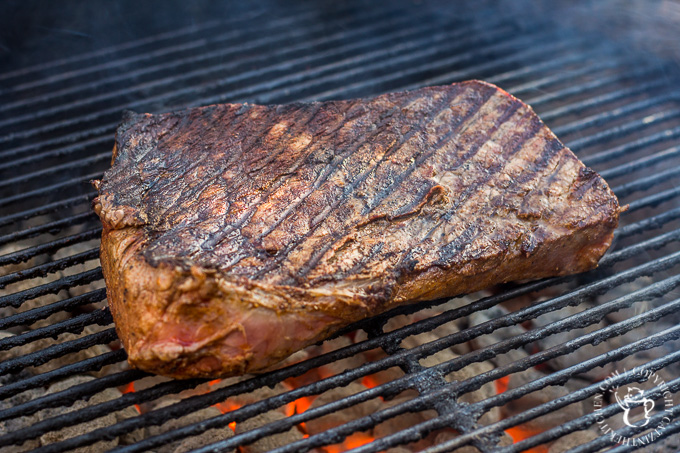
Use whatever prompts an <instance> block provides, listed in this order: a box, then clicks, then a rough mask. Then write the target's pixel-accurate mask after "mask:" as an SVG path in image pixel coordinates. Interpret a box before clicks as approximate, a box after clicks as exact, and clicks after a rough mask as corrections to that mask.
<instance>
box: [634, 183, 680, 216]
mask: <svg viewBox="0 0 680 453" xmlns="http://www.w3.org/2000/svg"><path fill="white" fill-rule="evenodd" d="M678 195H680V187H674V188H672V189H668V190H664V191H662V192H659V193H655V194H654V195H649V196H648V197H644V198H640V199H637V200H635V201H631V202H630V203H628V211H629V212H633V211H637V210H638V209H642V208H648V207H653V206H658V205H660V204H661V203H664V202H666V201H669V200H672V199H673V198H675V197H677V196H678Z"/></svg>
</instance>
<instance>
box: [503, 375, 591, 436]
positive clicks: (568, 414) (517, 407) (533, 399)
mask: <svg viewBox="0 0 680 453" xmlns="http://www.w3.org/2000/svg"><path fill="white" fill-rule="evenodd" d="M544 376H545V374H543V373H542V372H540V371H538V370H535V369H531V368H530V369H528V370H526V371H524V372H523V373H515V374H512V375H510V379H509V382H508V389H514V388H517V387H519V386H521V385H523V384H525V383H527V382H531V381H534V380H536V379H540V378H542V377H544ZM569 393H571V390H569V389H568V388H567V387H566V386H562V385H559V386H548V387H545V388H542V389H541V390H538V391H535V392H531V393H529V394H527V395H524V396H523V397H521V398H519V399H517V400H514V401H511V402H509V403H507V404H506V405H505V406H503V407H502V408H501V412H502V414H503V416H504V417H510V416H512V415H514V414H519V413H520V412H523V411H526V410H529V409H531V408H533V407H536V406H538V405H540V404H544V403H547V402H550V401H553V400H556V399H558V398H560V397H563V396H566V395H568V394H569ZM585 413H586V412H585V411H584V407H583V405H582V404H580V403H575V404H570V405H568V406H565V407H563V408H561V409H560V410H558V411H552V412H549V413H547V414H545V415H543V416H541V417H539V418H536V419H533V420H530V421H528V422H527V423H526V424H524V425H521V427H522V428H524V429H526V430H528V431H532V432H540V431H545V430H546V429H550V428H554V427H556V426H559V425H561V424H563V423H565V422H568V421H570V420H573V419H575V418H578V417H580V416H582V415H584V414H585Z"/></svg>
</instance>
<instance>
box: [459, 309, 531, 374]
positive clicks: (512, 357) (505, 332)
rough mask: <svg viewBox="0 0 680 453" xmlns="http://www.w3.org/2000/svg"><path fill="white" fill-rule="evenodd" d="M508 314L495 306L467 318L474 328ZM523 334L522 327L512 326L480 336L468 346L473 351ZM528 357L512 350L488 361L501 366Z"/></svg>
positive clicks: (523, 352) (517, 350) (522, 352)
mask: <svg viewBox="0 0 680 453" xmlns="http://www.w3.org/2000/svg"><path fill="white" fill-rule="evenodd" d="M508 313H509V312H508V310H507V309H506V308H504V307H501V306H499V305H496V306H495V307H491V308H489V309H488V310H484V311H481V312H476V313H473V314H471V315H470V316H469V321H470V325H471V326H475V325H478V324H482V323H484V322H487V321H489V320H491V319H496V318H499V317H501V316H504V315H506V314H508ZM524 333H526V329H525V328H524V327H522V326H520V325H513V326H510V327H505V328H501V329H497V330H494V331H493V332H491V333H489V334H486V335H481V336H479V337H477V338H474V339H472V340H471V341H470V344H471V345H472V347H473V348H474V349H482V348H485V347H487V346H491V345H492V344H495V343H498V342H499V341H503V340H507V339H510V338H514V337H516V336H518V335H522V334H524ZM528 355H529V354H528V353H527V352H526V351H524V350H522V349H512V350H510V351H508V352H506V353H505V354H500V355H498V356H496V357H494V358H492V359H489V361H490V362H492V363H494V364H495V365H497V366H503V365H507V364H509V363H512V362H515V361H517V360H521V359H523V358H525V357H527V356H528Z"/></svg>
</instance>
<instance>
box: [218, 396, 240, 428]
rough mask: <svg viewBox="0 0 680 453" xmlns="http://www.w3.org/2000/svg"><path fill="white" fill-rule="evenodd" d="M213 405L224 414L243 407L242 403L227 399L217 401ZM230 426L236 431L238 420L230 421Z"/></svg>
mask: <svg viewBox="0 0 680 453" xmlns="http://www.w3.org/2000/svg"><path fill="white" fill-rule="evenodd" d="M213 407H216V408H217V409H218V410H219V411H220V412H222V413H223V414H226V413H227V412H231V411H234V410H236V409H238V408H239V407H241V405H240V404H236V403H234V402H233V401H229V400H227V401H225V402H223V403H217V404H215V405H213ZM229 428H231V430H232V431H236V422H231V423H229Z"/></svg>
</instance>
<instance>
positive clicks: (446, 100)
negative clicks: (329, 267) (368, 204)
mask: <svg viewBox="0 0 680 453" xmlns="http://www.w3.org/2000/svg"><path fill="white" fill-rule="evenodd" d="M459 92H460V90H459V89H458V88H456V89H454V90H451V91H450V92H448V93H446V95H444V96H443V100H441V101H440V102H439V103H438V104H437V105H435V106H433V110H432V111H430V112H429V114H428V115H422V116H423V117H426V116H431V117H432V119H431V121H434V120H435V119H436V118H437V116H438V115H439V114H440V113H441V112H442V111H443V110H444V109H445V108H446V107H448V106H449V105H450V103H451V101H452V100H453V99H454V98H455V97H456V96H457V95H458V94H459ZM390 118H391V115H390ZM429 122H430V121H428V122H427V123H429ZM383 124H385V119H383V120H382V121H381V123H380V125H379V126H378V127H377V128H376V131H377V132H376V134H378V133H380V132H381V128H380V126H381V125H383ZM424 124H426V123H424V122H423V121H422V120H421V121H420V122H418V123H416V124H415V125H413V126H412V127H411V128H410V129H409V131H408V132H407V133H406V134H404V135H403V137H402V138H401V140H400V142H398V143H397V144H396V145H393V146H391V147H389V148H388V149H386V150H385V151H384V153H383V155H382V157H381V158H380V160H379V161H378V162H377V163H376V164H375V165H374V166H372V167H371V168H370V169H368V170H366V171H364V172H360V173H359V174H358V175H357V177H356V179H355V180H353V181H352V182H351V183H350V184H349V185H348V186H346V188H345V189H344V190H343V192H342V195H341V196H340V197H339V198H338V199H336V200H335V201H334V202H333V203H332V204H331V205H330V206H331V207H330V209H331V211H329V212H328V213H326V215H325V216H324V217H325V218H328V214H330V212H332V211H333V210H334V209H335V208H337V206H339V205H340V204H341V203H342V202H343V201H345V200H347V198H348V197H349V196H350V195H351V194H352V193H354V192H355V191H356V189H357V187H358V185H359V184H361V183H362V182H364V181H365V180H366V178H368V177H369V176H370V175H371V174H372V173H373V172H374V171H375V170H376V169H377V167H378V166H379V165H380V163H382V162H384V161H385V159H386V158H387V157H388V156H389V155H391V154H393V153H394V152H397V151H398V150H399V149H400V148H401V147H402V146H403V145H404V144H405V143H407V142H408V141H409V140H410V139H411V138H412V137H413V136H414V135H415V134H416V133H418V132H420V131H421V128H422V127H423V126H424ZM367 142H369V139H366V140H364V141H363V142H361V143H360V144H358V145H357V147H356V148H355V149H358V148H360V147H361V146H362V145H364V144H365V143H367ZM336 169H337V167H336V168H334V169H333V170H336ZM318 188H319V187H318V186H317V187H314V189H318ZM311 192H312V191H310V195H311ZM298 206H299V205H298ZM320 224H321V222H318V223H317V224H316V226H315V227H313V228H310V229H309V231H307V232H306V233H305V234H304V235H303V236H302V237H300V239H298V240H296V241H294V242H292V244H291V245H290V246H288V247H286V249H285V250H282V251H281V252H280V253H279V255H278V256H277V259H276V260H273V261H272V262H271V263H270V264H269V265H268V266H266V267H263V268H262V269H261V270H260V271H258V272H257V273H256V274H255V275H256V277H262V276H264V275H266V274H268V273H269V272H271V271H272V270H275V269H277V267H278V266H279V265H280V264H281V263H282V262H283V261H285V260H286V259H287V258H289V255H290V253H291V252H292V251H293V250H295V248H296V247H297V246H298V245H299V244H300V243H301V242H302V241H304V240H305V239H307V238H309V237H310V236H311V235H312V234H314V232H315V231H317V229H318V226H319V225H320ZM345 233H346V230H343V231H339V232H337V233H336V234H334V235H333V237H334V239H335V240H337V239H338V238H340V237H341V236H342V235H343V234H345ZM333 242H335V241H333ZM325 250H327V248H326V249H325ZM313 261H314V257H311V258H310V260H309V261H307V263H306V264H304V265H303V266H302V267H301V269H300V271H299V273H298V274H297V275H292V276H291V277H290V278H289V279H287V281H283V282H281V283H282V284H291V283H293V282H294V281H295V280H297V279H298V278H300V277H302V278H304V275H305V273H306V272H307V269H309V268H311V267H312V266H313V265H312V266H310V264H311V263H312V262H313Z"/></svg>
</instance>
